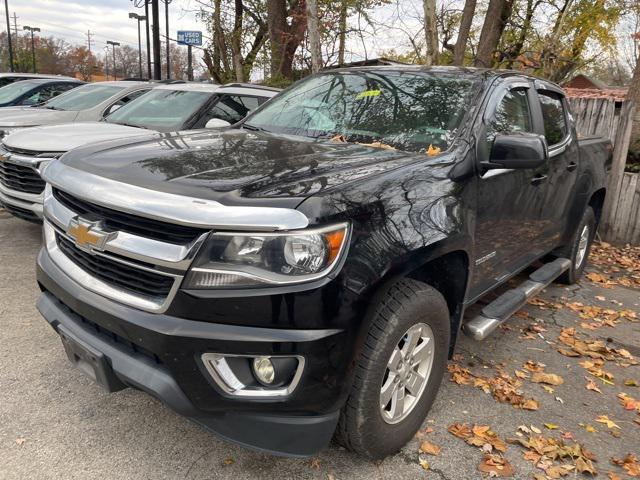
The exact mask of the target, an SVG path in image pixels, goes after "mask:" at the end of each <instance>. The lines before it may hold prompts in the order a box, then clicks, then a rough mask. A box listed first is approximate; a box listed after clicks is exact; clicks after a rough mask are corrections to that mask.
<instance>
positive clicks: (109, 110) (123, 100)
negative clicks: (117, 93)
mask: <svg viewBox="0 0 640 480" xmlns="http://www.w3.org/2000/svg"><path fill="white" fill-rule="evenodd" d="M148 91H149V90H136V91H135V92H131V93H130V94H129V95H126V96H124V97H122V98H121V99H120V100H118V101H117V102H116V103H114V104H113V105H111V106H110V107H109V108H107V109H106V110H105V111H104V116H105V117H106V116H107V115H109V114H110V113H113V112H115V111H116V110H117V109H119V108H120V107H121V106H123V105H125V104H127V103H129V102H130V101H131V100H134V99H136V98H138V97H139V96H140V95H142V94H143V93H147V92H148Z"/></svg>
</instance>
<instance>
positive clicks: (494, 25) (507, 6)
mask: <svg viewBox="0 0 640 480" xmlns="http://www.w3.org/2000/svg"><path fill="white" fill-rule="evenodd" d="M512 8H513V0H489V8H488V9H487V14H486V16H485V18H484V25H482V32H481V33H480V41H479V42H478V53H477V55H476V60H475V62H474V66H476V67H485V68H491V67H492V66H493V54H494V52H495V51H496V48H497V47H498V43H499V42H500V37H501V36H502V32H503V31H504V27H505V25H506V24H507V21H508V20H509V17H511V9H512Z"/></svg>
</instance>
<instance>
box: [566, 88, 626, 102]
mask: <svg viewBox="0 0 640 480" xmlns="http://www.w3.org/2000/svg"><path fill="white" fill-rule="evenodd" d="M564 91H565V93H566V94H567V97H569V98H611V99H613V100H615V101H616V102H623V101H624V100H625V99H626V96H627V91H628V89H627V88H607V89H605V90H600V89H597V88H565V89H564Z"/></svg>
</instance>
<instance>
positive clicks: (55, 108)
mask: <svg viewBox="0 0 640 480" xmlns="http://www.w3.org/2000/svg"><path fill="white" fill-rule="evenodd" d="M43 108H48V109H49V110H60V111H62V109H61V108H58V107H54V106H53V105H45V106H44V107H43Z"/></svg>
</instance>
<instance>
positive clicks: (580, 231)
mask: <svg viewBox="0 0 640 480" xmlns="http://www.w3.org/2000/svg"><path fill="white" fill-rule="evenodd" d="M596 225H597V224H596V216H595V213H594V212H593V209H592V208H591V207H587V208H586V210H585V211H584V213H583V215H582V219H581V220H580V224H579V225H578V228H577V229H576V233H575V235H574V236H573V240H572V242H571V245H569V249H568V251H567V256H568V258H569V260H571V267H569V270H567V271H566V272H564V273H563V274H562V275H561V276H560V277H558V281H559V282H560V283H566V284H574V283H576V282H577V281H578V280H580V277H581V276H582V272H583V271H584V267H585V266H586V265H587V259H588V258H589V252H590V250H591V243H592V242H593V239H594V238H595V236H596Z"/></svg>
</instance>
